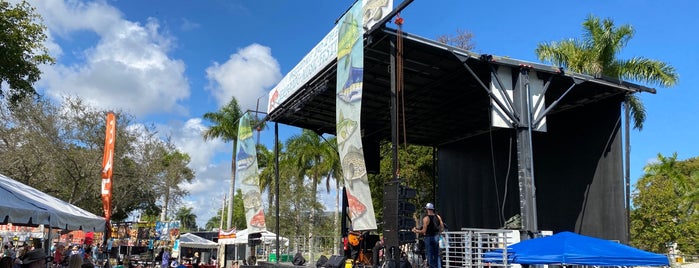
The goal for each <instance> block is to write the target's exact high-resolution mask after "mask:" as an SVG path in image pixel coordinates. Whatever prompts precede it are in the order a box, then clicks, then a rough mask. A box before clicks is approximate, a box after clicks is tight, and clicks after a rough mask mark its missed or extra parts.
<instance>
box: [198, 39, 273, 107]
mask: <svg viewBox="0 0 699 268" xmlns="http://www.w3.org/2000/svg"><path fill="white" fill-rule="evenodd" d="M206 76H207V78H208V79H209V83H210V86H209V88H208V90H209V91H211V94H212V95H214V97H216V100H217V102H218V104H219V106H223V105H225V104H227V103H228V102H229V101H230V100H231V98H232V97H235V98H236V99H237V100H238V104H239V105H240V107H241V109H243V110H247V109H255V107H256V105H257V99H258V98H261V100H260V110H263V111H264V110H266V106H267V101H266V100H267V98H266V96H267V93H268V91H269V89H270V88H271V87H272V86H274V85H275V84H276V83H277V82H278V81H279V80H280V79H281V77H282V75H281V71H280V69H279V63H278V62H277V60H276V59H275V58H274V57H272V51H271V49H270V48H268V47H265V46H262V45H259V44H252V45H249V46H247V47H245V48H243V49H240V50H238V52H236V53H235V54H232V55H231V56H230V58H229V59H228V61H226V62H224V63H223V64H219V63H218V62H214V64H213V65H212V66H211V67H209V68H207V69H206ZM262 106H264V107H262Z"/></svg>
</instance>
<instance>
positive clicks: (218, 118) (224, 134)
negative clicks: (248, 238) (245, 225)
mask: <svg viewBox="0 0 699 268" xmlns="http://www.w3.org/2000/svg"><path fill="white" fill-rule="evenodd" d="M242 116H243V112H241V110H240V106H239V105H238V100H236V99H235V97H234V98H232V99H231V101H230V102H228V104H226V105H225V106H223V107H221V109H219V110H218V111H217V112H208V113H205V114H204V116H203V117H204V119H206V120H208V121H210V122H212V123H213V125H212V126H210V127H209V128H207V129H206V130H205V131H204V133H203V137H204V140H211V139H216V138H220V139H222V140H223V141H224V142H229V141H232V142H233V149H232V150H231V185H230V192H229V194H231V195H232V194H233V188H234V187H235V177H236V176H235V171H236V168H235V154H236V151H235V150H236V147H237V146H236V145H237V143H238V121H239V120H240V118H241V117H242ZM232 201H233V200H231V202H232ZM228 206H229V210H230V209H233V208H236V206H234V205H232V204H231V203H230V202H229V204H228ZM227 215H231V216H230V217H227V218H226V229H230V228H231V227H232V225H231V224H232V220H233V219H232V218H231V217H232V216H233V215H234V213H233V212H232V211H229V213H228V214H227ZM233 226H235V225H233Z"/></svg>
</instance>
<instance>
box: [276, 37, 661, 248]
mask: <svg viewBox="0 0 699 268" xmlns="http://www.w3.org/2000/svg"><path fill="white" fill-rule="evenodd" d="M399 38H400V39H401V41H402V47H397V45H396V44H397V42H396V41H397V40H398V39H399ZM483 49H484V50H487V48H483ZM397 50H401V53H400V55H402V57H403V59H402V65H401V66H400V68H398V67H397V64H396V57H397V55H399V54H398V53H397V52H396V51H397ZM363 64H364V65H363V68H364V69H363V71H364V73H363V79H364V80H363V88H362V95H361V100H362V102H361V122H360V125H361V129H360V131H361V133H362V143H363V145H364V148H363V153H364V157H365V161H366V165H367V170H368V171H369V172H372V171H373V172H377V171H378V166H379V161H380V156H379V152H378V150H379V144H381V143H386V142H392V141H393V142H394V143H395V142H396V141H397V140H398V139H397V137H396V135H400V140H401V141H402V140H403V139H405V140H407V142H408V143H410V144H416V145H423V146H430V147H433V148H435V149H436V151H437V154H436V155H435V161H436V163H437V164H436V166H437V170H436V171H435V174H436V175H435V182H436V185H437V186H436V193H437V194H436V196H437V200H436V205H437V207H438V208H439V211H440V214H441V215H442V216H443V217H444V218H445V221H446V223H447V224H448V226H449V227H450V230H460V229H461V228H502V227H503V226H504V225H505V222H506V221H507V220H509V219H519V220H520V221H521V224H522V225H521V229H522V230H524V231H525V232H529V231H538V230H550V231H553V232H554V233H556V232H560V231H573V232H576V233H580V234H584V235H589V236H594V237H600V238H605V239H610V240H618V241H620V242H622V243H626V242H628V233H627V230H628V227H627V216H626V207H627V204H626V202H627V201H628V199H626V198H627V196H626V195H625V182H624V174H623V162H622V159H623V154H622V152H623V150H622V149H623V147H622V135H621V134H622V127H621V117H622V116H621V114H622V113H621V110H622V103H623V101H624V99H625V97H626V95H627V94H632V93H637V92H651V93H655V90H654V89H651V88H647V87H643V86H639V85H635V84H631V83H628V82H624V81H619V80H616V79H613V78H607V77H591V76H587V75H582V74H576V73H570V72H566V70H563V69H560V68H558V67H555V66H548V65H543V64H539V63H532V62H526V61H520V60H516V59H512V58H509V57H498V56H494V55H489V54H478V53H474V52H471V51H465V50H461V49H459V48H456V47H451V46H448V45H446V44H442V43H439V42H437V41H434V40H429V39H426V38H422V37H419V36H414V35H410V34H409V33H398V31H397V30H395V29H390V28H387V27H375V29H373V30H372V31H369V32H367V33H366V34H365V35H364V62H363ZM397 71H402V75H401V77H402V78H403V79H402V81H396V76H395V74H396V72H397ZM336 73H337V62H336V61H333V62H332V63H330V64H329V65H327V66H325V67H324V68H322V70H321V71H319V72H317V73H316V74H314V75H313V76H312V77H311V78H309V80H308V82H306V83H305V84H303V85H301V86H299V87H298V88H297V90H296V91H295V92H294V93H293V94H291V95H290V96H289V97H288V98H286V99H285V100H284V101H283V102H282V103H280V104H279V105H278V107H277V108H276V109H274V110H273V111H271V112H270V113H269V114H268V118H267V119H268V120H269V121H273V122H277V123H281V124H287V125H292V126H296V127H301V128H306V129H310V130H313V131H315V132H316V133H318V134H324V133H328V134H336V117H337V115H336V95H337V93H336V92H337V89H336V86H335V85H336V80H337V78H336V76H337V74H336ZM397 83H400V84H402V86H403V87H402V93H401V95H400V96H401V97H402V99H403V100H402V102H400V103H399V102H398V98H397V96H398V95H399V94H398V93H397V91H396V85H397ZM398 107H400V109H401V115H400V117H398V116H397V114H398V113H397V112H396V111H397V109H398ZM397 120H400V121H399V122H400V124H397V123H396V122H397ZM397 125H400V129H398V128H397ZM403 127H404V128H403ZM403 131H405V134H406V136H405V137H403V133H404V132H403ZM454 204H458V205H454ZM384 220H385V219H384Z"/></svg>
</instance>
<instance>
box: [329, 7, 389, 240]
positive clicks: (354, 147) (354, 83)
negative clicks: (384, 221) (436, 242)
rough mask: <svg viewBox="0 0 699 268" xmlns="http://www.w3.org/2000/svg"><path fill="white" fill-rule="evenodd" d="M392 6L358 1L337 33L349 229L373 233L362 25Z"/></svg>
mask: <svg viewBox="0 0 699 268" xmlns="http://www.w3.org/2000/svg"><path fill="white" fill-rule="evenodd" d="M392 7H393V1H390V0H364V1H359V2H357V3H355V4H354V5H353V6H352V7H351V8H350V10H349V11H348V12H347V13H346V14H345V15H344V16H343V17H342V18H341V19H340V23H341V25H339V30H338V41H337V43H338V44H337V45H338V47H337V85H336V88H337V92H336V93H337V97H336V109H335V110H336V117H335V119H336V127H337V129H336V132H337V143H338V149H339V153H340V161H341V162H342V174H343V176H344V183H345V188H346V189H347V191H346V193H347V201H348V203H349V216H350V219H351V220H352V229H353V230H376V217H375V216H374V206H373V204H372V202H371V190H370V188H369V179H368V177H367V170H366V163H365V162H364V151H363V145H362V137H361V131H360V129H361V126H360V122H361V109H362V90H363V87H364V39H363V38H362V37H363V35H364V28H365V27H363V25H367V26H368V27H371V26H373V24H374V23H375V22H376V21H379V20H380V19H382V18H383V16H385V15H386V14H388V13H389V11H390V9H391V8H392Z"/></svg>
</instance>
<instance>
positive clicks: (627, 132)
mask: <svg viewBox="0 0 699 268" xmlns="http://www.w3.org/2000/svg"><path fill="white" fill-rule="evenodd" d="M628 98H629V96H628V95H627V96H626V98H625V99H624V100H625V101H624V151H625V153H624V158H625V159H624V180H625V183H626V196H625V197H626V241H622V243H628V242H629V241H631V158H630V157H631V128H630V127H631V123H630V121H629V120H631V111H630V108H631V107H629V99H628Z"/></svg>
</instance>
